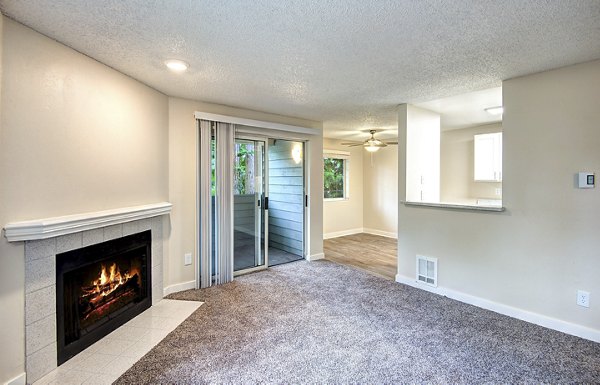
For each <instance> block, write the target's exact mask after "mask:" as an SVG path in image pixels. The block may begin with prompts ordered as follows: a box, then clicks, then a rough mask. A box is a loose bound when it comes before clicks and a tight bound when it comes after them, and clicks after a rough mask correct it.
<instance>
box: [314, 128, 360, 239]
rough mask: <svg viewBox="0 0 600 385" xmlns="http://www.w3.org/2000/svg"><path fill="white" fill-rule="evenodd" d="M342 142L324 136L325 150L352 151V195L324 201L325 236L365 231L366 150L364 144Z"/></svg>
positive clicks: (330, 236)
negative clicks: (364, 159) (364, 164)
mask: <svg viewBox="0 0 600 385" xmlns="http://www.w3.org/2000/svg"><path fill="white" fill-rule="evenodd" d="M341 142H342V141H341V140H336V139H329V138H324V139H323V150H324V151H326V150H341V151H348V152H349V153H350V197H349V199H345V200H335V201H329V200H327V201H323V237H324V238H332V237H336V236H342V235H348V234H353V233H361V232H362V231H363V185H364V183H363V152H365V150H364V149H363V147H362V146H357V147H347V146H342V145H341V144H340V143H341ZM321 173H323V170H321ZM321 200H323V198H322V197H321Z"/></svg>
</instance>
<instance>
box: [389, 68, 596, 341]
mask: <svg viewBox="0 0 600 385" xmlns="http://www.w3.org/2000/svg"><path fill="white" fill-rule="evenodd" d="M599 100H600V61H595V62H590V63H585V64H581V65H576V66H570V67H566V68H562V69H557V70H553V71H548V72H543V73H539V74H535V75H530V76H525V77H521V78H516V79H512V80H508V81H505V82H503V105H504V109H505V112H504V117H503V141H504V146H503V151H504V157H503V161H504V166H503V175H504V180H503V201H504V206H506V208H507V211H506V212H504V213H500V214H497V213H483V212H473V211H452V210H444V209H433V208H422V207H409V206H405V205H400V207H399V221H400V226H399V242H398V244H399V250H398V273H399V278H404V279H406V280H411V281H414V274H415V273H414V272H415V255H416V254H423V255H427V256H433V257H437V258H439V271H438V279H439V285H440V288H446V289H450V290H454V291H456V292H460V293H465V294H468V295H471V296H474V297H478V298H482V299H485V300H488V301H492V302H494V303H498V304H502V305H506V306H509V307H511V308H513V309H514V308H516V309H524V310H527V311H529V312H532V313H537V314H538V315H541V316H544V317H549V318H545V319H557V320H561V321H564V322H567V323H571V324H575V325H579V326H583V327H587V328H591V329H594V330H595V331H596V333H598V332H600V324H599V322H598V321H599V320H600V302H598V301H597V296H598V293H600V280H599V279H598V272H599V271H600V257H599V254H598V250H600V237H599V236H598V229H600V216H599V215H598V207H599V205H598V202H600V195H599V194H600V189H599V188H598V187H596V188H595V189H589V190H580V189H577V188H575V187H574V176H575V173H576V172H578V171H583V170H585V171H590V170H591V171H595V172H596V175H598V173H599V171H600V156H598V154H599V152H598V149H599V148H600V130H599V129H598V122H600V109H598V101H599ZM399 112H400V114H399V128H400V136H401V137H403V136H404V135H405V132H403V127H405V125H406V118H405V115H406V109H405V106H401V107H400V109H399ZM402 147H403V146H402ZM405 156H406V154H405V150H404V149H402V151H401V153H400V156H399V158H400V179H399V186H400V188H399V191H400V192H401V193H400V199H401V200H402V199H403V198H404V191H405V179H404V177H403V176H404V175H402V174H404V167H405V163H404V161H405ZM440 288H438V289H440ZM577 289H583V290H587V291H589V292H591V306H590V308H583V307H580V306H577V305H576V303H575V299H576V291H577ZM595 299H596V300H595Z"/></svg>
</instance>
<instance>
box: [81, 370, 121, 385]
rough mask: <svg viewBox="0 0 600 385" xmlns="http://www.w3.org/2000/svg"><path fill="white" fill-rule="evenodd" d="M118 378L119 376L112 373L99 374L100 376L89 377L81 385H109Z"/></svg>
mask: <svg viewBox="0 0 600 385" xmlns="http://www.w3.org/2000/svg"><path fill="white" fill-rule="evenodd" d="M119 377H120V375H116V374H113V373H101V374H98V375H94V376H92V377H90V378H89V379H87V380H86V381H85V382H84V383H83V384H84V385H111V384H112V383H113V382H115V381H116V380H117V378H119Z"/></svg>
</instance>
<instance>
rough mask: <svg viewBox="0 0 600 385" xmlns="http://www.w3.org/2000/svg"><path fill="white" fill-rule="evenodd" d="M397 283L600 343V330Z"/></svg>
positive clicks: (448, 291) (399, 278) (458, 294)
mask: <svg viewBox="0 0 600 385" xmlns="http://www.w3.org/2000/svg"><path fill="white" fill-rule="evenodd" d="M396 282H398V283H402V284H405V285H408V286H412V287H416V288H417V289H422V290H425V291H428V292H431V293H434V294H439V295H442V296H445V297H448V298H452V299H454V300H457V301H460V302H464V303H468V304H469V305H474V306H477V307H480V308H483V309H487V310H491V311H493V312H496V313H500V314H503V315H506V316H509V317H513V318H517V319H520V320H523V321H527V322H531V323H533V324H536V325H540V326H543V327H546V328H548V329H553V330H557V331H559V332H563V333H566V334H570V335H573V336H577V337H581V338H585V339H586V340H590V341H594V342H600V330H598V329H592V328H588V327H586V326H581V325H577V324H573V323H570V322H567V321H562V320H559V319H556V318H552V317H548V316H545V315H541V314H538V313H533V312H530V311H527V310H522V309H519V308H516V307H512V306H508V305H504V304H501V303H498V302H494V301H490V300H487V299H484V298H480V297H476V296H473V295H470V294H465V293H462V292H459V291H455V290H451V289H446V288H443V287H439V286H438V287H432V286H426V285H423V284H420V283H418V282H416V281H415V280H414V279H413V278H409V277H405V276H401V275H399V274H396Z"/></svg>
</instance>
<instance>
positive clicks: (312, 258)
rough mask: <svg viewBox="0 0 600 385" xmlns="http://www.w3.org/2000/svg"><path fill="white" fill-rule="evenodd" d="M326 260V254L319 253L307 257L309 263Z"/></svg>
mask: <svg viewBox="0 0 600 385" xmlns="http://www.w3.org/2000/svg"><path fill="white" fill-rule="evenodd" d="M323 258H325V254H324V253H318V254H313V255H309V256H307V257H306V260H307V261H318V260H319V259H323Z"/></svg>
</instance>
